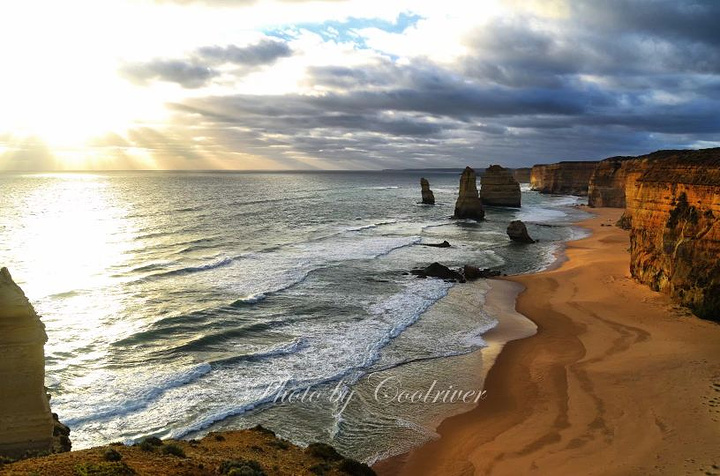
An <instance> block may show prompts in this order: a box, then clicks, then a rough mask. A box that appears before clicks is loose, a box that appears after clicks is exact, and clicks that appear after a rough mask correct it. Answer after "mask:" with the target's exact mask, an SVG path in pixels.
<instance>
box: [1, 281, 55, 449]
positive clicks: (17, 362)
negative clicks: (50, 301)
mask: <svg viewBox="0 0 720 476" xmlns="http://www.w3.org/2000/svg"><path fill="white" fill-rule="evenodd" d="M46 341H47V335H46V334H45V326H44V325H43V323H42V322H40V318H39V317H38V315H37V314H36V313H35V310H34V309H33V307H32V305H31V304H30V302H29V301H28V300H27V298H26V297H25V294H24V293H23V291H22V289H20V287H19V286H18V285H17V284H15V282H14V281H13V280H12V277H11V276H10V273H9V272H8V270H7V268H2V269H0V455H2V456H9V457H13V458H17V457H21V456H23V455H25V454H26V453H32V452H45V451H48V452H49V451H51V450H52V447H53V442H54V440H53V428H54V421H53V416H52V414H51V413H50V404H49V403H48V397H47V394H46V393H45V353H44V348H43V346H44V345H45V342H46Z"/></svg>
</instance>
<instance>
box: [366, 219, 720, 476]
mask: <svg viewBox="0 0 720 476" xmlns="http://www.w3.org/2000/svg"><path fill="white" fill-rule="evenodd" d="M596 212H597V216H596V217H594V218H592V219H590V220H587V221H585V222H583V223H581V225H582V226H585V227H588V228H590V229H591V230H592V236H590V237H589V238H586V239H582V240H579V241H575V242H572V243H570V244H569V245H568V247H567V250H566V255H567V260H566V261H564V262H563V263H562V265H560V266H559V267H557V268H556V269H553V270H549V271H546V272H543V273H539V274H534V275H525V276H517V277H512V278H508V279H509V280H511V281H515V282H518V283H521V284H522V285H524V286H526V288H527V289H526V290H525V291H524V292H523V293H521V294H520V296H519V298H518V301H517V310H518V311H519V312H521V313H522V314H524V315H526V316H527V317H529V318H530V319H532V320H533V321H534V322H535V323H536V324H537V326H538V332H537V334H536V335H534V336H532V337H530V338H527V339H523V340H519V341H514V342H510V343H508V344H507V345H506V346H505V347H504V349H503V350H502V352H501V353H500V355H499V357H498V359H497V361H496V364H495V365H494V366H493V367H492V369H491V370H490V372H489V374H488V378H487V380H486V382H485V389H486V390H487V395H488V396H487V399H486V400H484V401H482V402H481V403H480V404H479V405H478V407H477V408H475V409H474V410H472V411H470V412H469V413H465V414H461V415H457V416H454V417H452V418H449V419H447V420H445V421H444V422H443V423H442V424H441V426H440V427H439V429H438V433H439V434H440V435H441V437H440V438H439V439H438V440H435V441H432V442H429V443H427V444H425V445H424V446H422V447H420V448H417V449H416V450H413V451H411V452H410V453H406V454H404V455H400V456H398V457H395V458H391V459H389V460H386V461H382V462H380V463H378V464H377V465H376V466H375V469H376V470H377V471H378V472H379V473H380V474H386V475H390V474H401V475H413V476H417V475H489V474H492V475H523V474H567V475H639V474H667V475H683V474H720V451H718V448H720V326H719V325H717V324H715V323H712V322H709V321H703V320H700V319H698V318H696V317H694V316H692V315H691V314H690V313H689V312H688V311H686V310H684V309H682V308H679V307H678V306H677V305H675V304H674V303H672V302H671V301H670V299H669V298H668V297H667V296H665V295H662V294H659V293H656V292H653V291H651V290H650V289H649V288H647V287H646V286H643V285H641V284H638V283H636V282H634V281H633V280H632V279H631V278H630V275H629V270H628V268H629V265H628V263H629V254H628V247H629V238H628V234H627V232H625V231H623V230H620V229H618V228H616V227H614V226H601V225H608V224H611V223H615V221H616V220H617V219H618V218H619V216H620V214H621V213H622V210H619V209H598V210H596ZM488 336H490V335H488Z"/></svg>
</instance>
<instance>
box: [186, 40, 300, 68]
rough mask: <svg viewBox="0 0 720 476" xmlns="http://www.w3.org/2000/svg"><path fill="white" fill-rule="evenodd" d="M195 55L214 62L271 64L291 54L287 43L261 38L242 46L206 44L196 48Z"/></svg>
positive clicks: (249, 64) (248, 64)
mask: <svg viewBox="0 0 720 476" xmlns="http://www.w3.org/2000/svg"><path fill="white" fill-rule="evenodd" d="M197 55H198V56H199V57H200V58H202V59H203V60H205V61H208V62H211V63H214V64H224V63H232V64H237V65H241V66H260V65H265V64H272V63H273V62H275V60H277V59H279V58H283V57H286V56H290V55H292V50H290V47H289V46H288V45H287V43H285V42H282V41H276V40H261V41H260V42H258V43H256V44H254V45H250V46H244V47H238V46H235V45H229V46H224V47H223V46H206V47H203V48H200V49H198V50H197Z"/></svg>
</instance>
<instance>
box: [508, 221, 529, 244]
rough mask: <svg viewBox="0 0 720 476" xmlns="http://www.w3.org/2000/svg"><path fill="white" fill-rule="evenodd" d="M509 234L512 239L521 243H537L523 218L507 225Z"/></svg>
mask: <svg viewBox="0 0 720 476" xmlns="http://www.w3.org/2000/svg"><path fill="white" fill-rule="evenodd" d="M507 234H508V236H509V237H510V239H511V240H513V241H517V242H519V243H535V240H533V239H532V238H530V235H529V234H528V231H527V227H526V226H525V223H523V222H522V221H521V220H513V221H511V222H510V224H509V225H508V227H507Z"/></svg>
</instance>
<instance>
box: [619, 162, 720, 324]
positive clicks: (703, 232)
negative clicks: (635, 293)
mask: <svg viewBox="0 0 720 476" xmlns="http://www.w3.org/2000/svg"><path fill="white" fill-rule="evenodd" d="M625 167H626V169H627V173H626V179H625V201H626V211H625V215H626V219H627V220H628V221H629V223H630V226H631V229H630V272H631V274H632V275H633V277H635V278H636V279H637V280H639V281H640V282H643V283H645V284H648V285H649V286H650V287H651V288H652V289H654V290H656V291H662V292H665V293H667V294H670V295H671V296H672V297H673V298H675V299H676V300H677V301H679V302H680V303H681V304H683V305H686V306H688V307H689V308H690V309H692V311H693V312H694V313H695V314H697V315H698V316H700V317H703V318H706V319H713V320H720V148H716V149H705V150H697V151H695V150H688V151H659V152H655V153H653V154H649V155H647V156H642V157H639V158H637V159H635V160H634V161H629V162H628V163H627V165H626V166H625Z"/></svg>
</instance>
